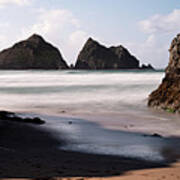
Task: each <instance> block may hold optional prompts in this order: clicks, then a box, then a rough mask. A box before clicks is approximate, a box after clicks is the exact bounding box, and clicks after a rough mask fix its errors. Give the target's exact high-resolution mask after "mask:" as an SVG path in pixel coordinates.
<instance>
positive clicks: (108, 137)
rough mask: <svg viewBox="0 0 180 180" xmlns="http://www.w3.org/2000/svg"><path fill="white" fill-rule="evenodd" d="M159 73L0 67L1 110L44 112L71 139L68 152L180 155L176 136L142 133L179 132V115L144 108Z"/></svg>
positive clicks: (161, 157)
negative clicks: (0, 69)
mask: <svg viewBox="0 0 180 180" xmlns="http://www.w3.org/2000/svg"><path fill="white" fill-rule="evenodd" d="M163 77H164V72H163V71H148V72H147V71H146V72H145V71H144V72H143V71H71V70H70V71H0V100H1V101H0V108H1V109H3V110H10V111H17V112H26V113H37V114H38V115H39V114H41V115H45V116H42V117H43V118H44V119H45V120H46V121H47V124H46V126H47V127H46V128H50V129H52V130H53V133H54V132H55V131H56V132H59V133H60V136H62V134H63V136H64V138H65V139H66V140H67V142H69V143H67V144H66V146H64V147H63V148H64V149H66V150H75V151H83V152H84V151H85V152H90V153H100V154H114V155H123V156H128V157H138V158H144V159H148V160H158V161H160V160H164V159H168V158H169V156H171V155H172V154H176V155H177V156H179V150H178V148H176V147H180V143H179V140H177V139H176V140H174V139H173V140H172V139H171V138H166V139H164V138H163V139H161V138H154V137H146V136H143V133H145V134H152V133H160V134H162V135H163V136H165V137H167V136H172V135H176V136H180V121H179V115H173V114H169V113H165V112H159V111H153V110H152V109H149V108H148V107H147V98H148V95H149V94H150V93H151V92H152V91H153V90H155V89H156V88H157V87H158V85H159V84H160V83H161V81H162V78H163ZM47 115H49V116H47ZM67 115H71V116H72V117H70V116H69V117H68V116H67ZM77 117H78V118H77ZM69 122H71V123H70V124H69ZM58 135H59V134H58V133H57V134H56V136H58ZM61 148H62V147H61ZM167 152H169V153H167ZM179 157H180V156H179Z"/></svg>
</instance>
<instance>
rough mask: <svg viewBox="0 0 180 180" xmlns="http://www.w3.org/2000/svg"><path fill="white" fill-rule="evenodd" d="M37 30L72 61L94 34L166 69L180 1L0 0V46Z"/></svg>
mask: <svg viewBox="0 0 180 180" xmlns="http://www.w3.org/2000/svg"><path fill="white" fill-rule="evenodd" d="M34 33H36V34H39V35H42V36H43V37H44V38H45V40H46V41H49V42H50V43H52V44H53V45H54V46H56V47H58V48H59V50H60V52H61V54H62V55H63V58H64V59H65V60H66V61H67V62H68V64H71V63H75V61H76V59H77V56H78V53H79V51H80V50H81V49H82V47H83V45H84V43H85V42H86V41H87V39H88V38H89V37H92V38H93V39H95V40H98V41H99V42H100V43H101V44H103V45H105V46H107V47H109V46H112V45H117V46H118V45H123V46H124V47H126V48H127V49H128V50H129V51H130V52H131V53H132V54H133V55H134V56H136V57H137V58H138V59H139V60H140V62H141V63H151V64H152V65H153V66H154V67H156V68H165V67H166V66H167V64H168V58H169V52H168V49H169V47H170V43H171V41H172V39H173V38H174V37H175V36H176V35H177V34H178V33H180V0H151V1H147V0H0V50H3V49H6V48H9V47H11V46H12V45H13V44H14V43H16V42H18V41H20V40H24V39H27V38H28V37H29V36H31V35H32V34H34Z"/></svg>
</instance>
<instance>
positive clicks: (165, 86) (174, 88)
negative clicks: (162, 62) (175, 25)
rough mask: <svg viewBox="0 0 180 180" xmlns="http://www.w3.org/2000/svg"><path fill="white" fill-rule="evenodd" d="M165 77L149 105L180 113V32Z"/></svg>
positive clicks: (174, 41) (172, 47)
mask: <svg viewBox="0 0 180 180" xmlns="http://www.w3.org/2000/svg"><path fill="white" fill-rule="evenodd" d="M169 51H170V60H169V65H168V67H167V68H166V74H165V78H164V79H163V81H162V83H161V85H160V86H159V88H158V89H157V90H155V91H154V92H152V93H151V94H150V96H149V100H148V106H150V107H153V108H157V109H163V110H166V111H168V112H172V113H175V112H179V113H180V34H179V35H177V37H176V38H175V39H174V40H173V41H172V44H171V47H170V50H169Z"/></svg>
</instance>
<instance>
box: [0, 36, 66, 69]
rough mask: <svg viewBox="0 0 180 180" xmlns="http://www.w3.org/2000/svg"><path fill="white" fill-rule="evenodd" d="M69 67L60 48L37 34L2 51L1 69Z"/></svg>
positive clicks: (0, 55) (0, 58) (0, 57)
mask: <svg viewBox="0 0 180 180" xmlns="http://www.w3.org/2000/svg"><path fill="white" fill-rule="evenodd" d="M67 68H68V66H67V64H66V62H65V61H64V60H63V58H62V56H61V54H60V52H59V50H58V49H57V48H55V47H54V46H52V45H51V44H49V43H47V42H46V41H45V40H44V39H43V38H42V37H41V36H39V35H36V34H34V35H32V36H31V37H30V38H28V39H27V40H24V41H21V42H19V43H16V44H15V45H14V46H13V47H11V48H9V49H6V50H3V51H2V52H0V69H20V70H21V69H67Z"/></svg>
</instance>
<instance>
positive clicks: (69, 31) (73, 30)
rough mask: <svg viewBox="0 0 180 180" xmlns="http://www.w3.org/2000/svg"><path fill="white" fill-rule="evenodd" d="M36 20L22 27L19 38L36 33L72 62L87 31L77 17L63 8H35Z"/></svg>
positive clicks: (85, 37)
mask: <svg viewBox="0 0 180 180" xmlns="http://www.w3.org/2000/svg"><path fill="white" fill-rule="evenodd" d="M36 17H37V18H36V22H35V23H34V24H32V25H30V26H29V27H26V28H23V29H22V35H21V36H20V37H19V40H20V39H26V38H27V37H28V36H30V35H32V34H34V33H36V34H40V35H42V36H43V37H44V38H45V39H46V40H48V41H50V42H52V43H53V44H54V45H56V46H58V48H59V49H60V50H61V53H63V55H64V56H65V59H66V60H67V61H68V62H69V63H73V62H74V61H75V59H76V56H77V51H79V50H80V48H81V47H82V45H83V43H84V41H85V40H86V39H87V36H88V35H87V33H86V32H85V31H83V29H82V28H81V25H80V21H79V19H77V18H76V17H75V16H74V15H73V14H72V13H71V11H69V10H65V9H51V10H47V9H39V10H36Z"/></svg>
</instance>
